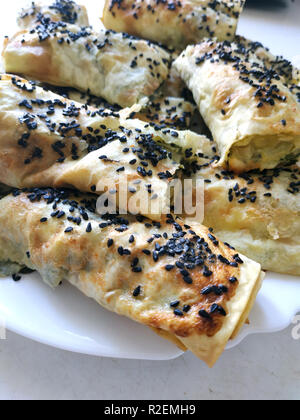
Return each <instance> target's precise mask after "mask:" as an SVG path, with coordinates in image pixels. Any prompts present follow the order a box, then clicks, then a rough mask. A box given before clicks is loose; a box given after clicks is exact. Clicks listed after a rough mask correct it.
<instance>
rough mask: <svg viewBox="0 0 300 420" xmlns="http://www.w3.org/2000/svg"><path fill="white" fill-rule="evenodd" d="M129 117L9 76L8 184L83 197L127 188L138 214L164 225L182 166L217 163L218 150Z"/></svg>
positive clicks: (1, 168)
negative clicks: (206, 159) (211, 159)
mask: <svg viewBox="0 0 300 420" xmlns="http://www.w3.org/2000/svg"><path fill="white" fill-rule="evenodd" d="M133 109H134V108H133ZM134 115H135V114H134ZM128 116H131V109H129V110H122V111H120V113H115V112H114V111H110V110H103V109H102V110H101V109H96V108H92V107H91V108H90V107H88V106H86V105H82V104H79V103H76V102H72V101H69V100H67V99H65V98H63V97H61V96H58V95H56V94H54V93H52V92H49V91H46V90H43V89H42V88H40V87H38V86H35V85H34V84H32V83H29V82H27V81H26V80H24V79H20V78H18V77H14V76H9V75H2V77H1V80H0V182H2V183H4V184H6V185H9V186H12V187H16V188H23V187H48V186H50V187H71V186H72V187H74V188H76V189H78V190H81V191H83V192H90V191H94V192H104V191H106V189H107V188H109V189H112V190H113V191H115V194H117V193H118V192H119V191H120V189H121V188H123V187H122V186H121V185H120V184H121V183H122V184H123V182H125V181H127V182H128V199H127V198H126V200H125V199H124V200H125V201H126V202H125V204H127V203H128V200H129V198H132V200H131V203H132V206H133V207H132V211H133V210H134V211H135V212H136V211H137V212H140V213H142V214H146V215H148V214H150V213H152V211H153V212H154V213H153V215H151V217H153V218H158V219H159V217H160V214H161V213H162V212H164V211H167V212H169V210H168V201H169V200H168V197H169V196H168V190H169V184H170V182H171V181H172V180H173V179H174V177H175V176H176V171H177V170H178V169H179V167H180V164H181V160H184V159H193V158H194V155H195V154H197V152H198V151H199V150H200V151H201V152H202V153H205V154H206V155H205V156H210V155H211V153H213V151H212V146H213V145H212V144H211V143H210V141H209V140H208V139H207V138H206V137H204V136H199V135H196V134H194V133H192V132H190V131H176V130H173V129H163V128H159V129H158V127H157V126H156V125H155V124H154V126H153V127H152V126H150V124H147V123H144V122H142V121H139V120H137V119H136V120H126V117H128ZM196 157H197V156H196ZM202 158H203V155H202V154H201V156H200V157H199V159H200V160H201V159H202ZM117 195H118V194H117ZM145 197H146V198H145ZM148 198H150V199H149V200H148V201H146V199H148ZM139 199H140V200H141V201H142V202H143V204H144V207H142V209H138V207H139ZM146 203H147V204H146ZM152 208H153V210H151V209H152ZM150 210H151V211H150Z"/></svg>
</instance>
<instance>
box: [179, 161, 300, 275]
mask: <svg viewBox="0 0 300 420" xmlns="http://www.w3.org/2000/svg"><path fill="white" fill-rule="evenodd" d="M191 176H192V177H194V178H195V179H200V178H201V179H204V185H205V201H204V202H205V210H204V216H205V217H204V222H203V223H204V224H205V225H206V226H211V227H213V228H214V231H215V233H216V235H217V236H218V237H219V238H221V239H222V240H223V241H225V242H228V243H230V244H231V245H233V246H234V247H235V248H236V249H237V250H238V251H239V252H242V253H243V254H245V255H247V257H249V258H251V259H254V260H255V261H258V262H259V263H260V264H261V265H262V268H263V269H265V270H270V271H273V272H274V271H275V272H278V273H283V274H292V275H298V276H299V275H300V199H299V198H300V170H299V167H297V166H291V167H283V168H276V169H269V170H265V171H251V172H247V173H243V174H240V175H237V174H234V173H233V172H231V171H225V170H222V169H218V168H215V167H213V166H212V165H207V166H206V165H204V166H202V167H201V168H200V169H199V170H195V171H194V173H193V174H191V173H186V174H185V177H188V178H190V177H191Z"/></svg>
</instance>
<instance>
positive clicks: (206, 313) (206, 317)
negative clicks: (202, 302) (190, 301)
mask: <svg viewBox="0 0 300 420" xmlns="http://www.w3.org/2000/svg"><path fill="white" fill-rule="evenodd" d="M199 316H200V317H201V318H203V319H211V316H210V315H209V313H208V312H206V311H205V310H204V309H201V310H200V311H199Z"/></svg>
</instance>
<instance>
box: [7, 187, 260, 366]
mask: <svg viewBox="0 0 300 420" xmlns="http://www.w3.org/2000/svg"><path fill="white" fill-rule="evenodd" d="M94 209H95V196H91V195H89V196H84V195H81V194H77V193H71V192H68V191H67V190H64V191H57V190H51V189H46V190H40V189H38V188H36V189H33V190H29V191H26V192H21V191H18V190H17V191H15V192H14V193H13V194H12V195H10V196H8V197H6V198H4V199H2V200H1V201H0V250H1V251H0V256H1V258H0V259H1V260H2V261H10V262H15V263H18V264H21V265H25V266H27V267H29V268H30V269H33V270H37V271H38V272H39V273H40V274H41V275H42V277H43V279H44V281H46V282H47V283H48V284H50V285H51V286H56V285H57V284H59V283H60V282H61V281H62V280H68V281H70V282H71V283H72V284H73V285H75V286H76V287H78V288H79V289H80V290H81V291H83V292H84V293H85V294H86V295H87V296H89V297H92V298H94V299H95V300H96V301H97V302H99V303H100V304H101V305H102V306H104V307H105V308H107V309H109V310H111V311H114V312H116V313H118V314H120V315H124V316H127V317H129V318H131V319H133V320H135V321H137V322H140V323H142V324H145V325H147V326H149V327H151V328H154V329H155V330H156V331H160V332H164V333H165V334H167V336H168V338H170V339H172V340H173V341H177V342H181V343H182V344H183V345H184V346H185V347H186V348H188V349H190V350H191V351H193V352H194V353H195V354H196V355H197V356H199V357H200V358H201V359H203V360H204V361H205V362H207V363H208V364H209V365H210V366H212V365H213V364H214V363H215V362H216V360H217V359H218V357H219V356H220V354H221V353H222V351H223V349H224V347H225V345H226V343H227V342H228V340H229V339H230V337H231V336H232V335H233V334H235V333H236V332H237V331H238V330H239V328H240V327H241V326H242V325H243V323H244V322H245V320H246V318H247V316H248V314H249V311H250V309H251V307H252V303H253V300H254V299H255V296H256V294H257V292H258V289H259V287H260V280H261V270H260V266H259V264H257V263H255V262H252V261H250V260H248V259H247V258H245V257H243V256H241V255H238V254H237V253H236V251H234V250H232V249H231V248H230V247H229V246H228V245H224V244H223V243H221V242H220V241H219V240H218V239H217V238H216V237H215V236H214V235H213V234H212V233H211V232H210V231H209V230H208V229H207V228H205V227H203V226H201V225H194V226H187V225H184V223H183V222H182V221H181V220H179V219H174V218H173V216H172V215H168V217H167V218H166V219H163V220H162V221H161V222H160V223H155V222H154V223H153V222H150V221H149V220H147V219H143V218H139V217H138V218H135V217H128V218H127V217H126V219H125V218H124V217H120V216H103V217H100V216H98V215H97V214H95V212H94Z"/></svg>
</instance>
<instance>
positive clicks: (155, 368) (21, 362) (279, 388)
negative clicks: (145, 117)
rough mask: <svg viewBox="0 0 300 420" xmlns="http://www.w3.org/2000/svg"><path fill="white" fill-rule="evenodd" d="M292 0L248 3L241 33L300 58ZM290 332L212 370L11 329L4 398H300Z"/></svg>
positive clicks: (1, 351) (1, 364) (3, 364)
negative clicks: (77, 348)
mask: <svg viewBox="0 0 300 420" xmlns="http://www.w3.org/2000/svg"><path fill="white" fill-rule="evenodd" d="M250 1H251V0H250ZM263 1H264V0H261V3H263ZM94 2H95V0H88V1H86V3H94ZM264 2H266V3H269V4H270V3H272V2H273V1H272V0H265V1H264ZM99 3H100V1H99ZM286 3H288V4H289V5H290V7H289V8H287V9H278V10H276V11H270V10H268V11H262V10H260V11H255V10H253V9H251V10H249V9H248V10H247V11H246V12H245V13H244V15H243V18H242V20H241V22H240V28H239V33H240V34H242V35H246V36H247V37H248V38H252V39H255V40H260V41H262V42H264V43H265V44H267V45H269V46H270V47H272V51H273V52H275V53H278V54H284V55H285V56H286V57H287V58H290V59H292V58H294V59H295V60H297V59H298V58H297V57H299V56H300V0H296V1H295V3H294V4H291V2H290V0H286ZM18 4H22V2H21V1H17V0H14V1H13V0H10V2H9V5H10V8H9V9H8V5H7V4H6V8H5V9H6V10H7V13H6V12H5V13H4V12H2V16H0V26H1V27H3V25H1V24H3V22H4V20H5V27H6V28H7V27H9V26H10V25H9V21H11V27H13V22H14V15H15V14H16V9H17V5H18ZM94 5H95V3H94ZM299 64H300V63H299ZM291 332H292V326H291V327H290V328H289V329H288V330H286V331H285V332H282V333H278V334H272V335H257V336H252V337H248V338H247V339H246V340H245V341H244V342H243V343H242V344H240V345H239V346H238V347H237V348H235V349H233V350H230V351H227V352H225V354H224V355H223V356H222V358H221V359H220V361H219V362H218V364H217V365H216V366H215V368H214V369H213V370H210V369H208V368H207V367H206V366H204V365H203V364H202V363H201V362H200V361H199V360H197V359H196V358H195V357H194V356H193V355H192V354H190V353H187V354H185V355H184V356H182V357H181V358H179V359H177V360H172V361H168V362H149V361H132V360H131V361H128V360H114V359H104V358H96V357H89V356H82V355H78V354H71V353H67V352H64V351H61V350H55V349H52V348H49V347H46V346H44V345H41V344H37V343H34V342H31V341H29V340H27V339H24V338H22V337H18V336H16V335H14V334H12V333H8V334H7V340H5V341H0V399H65V398H67V399H281V398H282V399H297V400H299V399H300V363H299V361H300V356H299V355H300V352H299V349H300V341H295V340H293V339H292V335H291Z"/></svg>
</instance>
